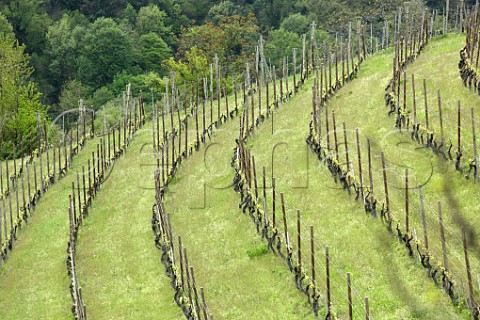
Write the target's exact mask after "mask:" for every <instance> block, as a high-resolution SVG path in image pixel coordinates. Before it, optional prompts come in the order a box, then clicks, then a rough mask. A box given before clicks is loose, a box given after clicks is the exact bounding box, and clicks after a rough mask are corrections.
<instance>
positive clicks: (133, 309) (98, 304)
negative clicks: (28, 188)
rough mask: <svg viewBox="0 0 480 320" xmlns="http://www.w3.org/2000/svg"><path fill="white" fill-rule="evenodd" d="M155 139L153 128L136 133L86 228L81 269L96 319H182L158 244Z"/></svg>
mask: <svg viewBox="0 0 480 320" xmlns="http://www.w3.org/2000/svg"><path fill="white" fill-rule="evenodd" d="M147 127H148V126H147ZM151 139H152V134H151V129H149V128H144V129H141V130H140V131H139V132H137V133H136V134H135V137H134V138H133V140H132V142H131V145H130V147H129V148H128V151H127V153H126V154H125V155H124V156H123V157H122V158H120V159H119V160H117V162H116V163H115V165H114V167H113V171H112V172H111V174H110V175H109V176H108V178H107V179H106V181H105V182H104V183H103V184H102V187H101V191H100V193H99V194H98V196H97V197H96V198H95V200H94V201H93V207H92V208H91V209H90V210H89V216H88V218H87V219H86V220H85V223H84V225H83V226H82V227H81V228H80V232H79V237H78V239H79V242H78V245H77V248H78V258H77V266H78V272H79V279H80V284H81V285H82V287H83V295H84V298H85V303H86V305H87V310H88V316H89V317H91V318H92V319H181V318H182V313H181V310H180V309H179V308H178V307H177V305H176V304H175V302H174V301H173V291H172V289H171V287H170V284H169V279H168V277H167V276H166V275H165V272H164V268H163V265H162V264H161V262H160V258H159V254H158V250H157V249H156V248H155V246H154V242H153V235H152V230H151V222H150V219H151V202H152V201H151V198H152V193H153V192H154V191H153V187H154V184H153V175H152V171H153V170H152V169H153V166H155V165H156V162H155V160H154V157H153V153H152V149H151Z"/></svg>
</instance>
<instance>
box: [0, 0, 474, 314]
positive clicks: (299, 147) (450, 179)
mask: <svg viewBox="0 0 480 320" xmlns="http://www.w3.org/2000/svg"><path fill="white" fill-rule="evenodd" d="M447 3H448V1H447ZM461 4H462V5H461V6H458V7H457V15H456V16H455V17H454V19H453V20H452V18H450V23H449V18H448V16H447V17H443V16H441V15H439V13H438V12H436V11H433V12H428V11H421V12H409V11H406V12H405V11H403V10H402V9H399V10H398V12H397V13H396V15H395V18H394V21H390V22H387V21H386V22H385V23H384V24H383V26H381V27H380V28H375V30H374V27H373V26H372V25H369V24H367V23H364V22H362V21H361V20H357V21H354V22H351V23H348V24H347V25H346V26H344V29H345V34H343V35H340V34H337V35H336V37H335V40H334V42H333V43H320V41H319V40H318V39H319V38H318V36H319V35H318V33H319V32H318V30H317V27H318V26H316V24H315V23H312V24H311V25H310V27H309V30H308V34H305V35H303V36H302V43H301V47H299V48H292V50H290V52H289V55H288V56H286V57H284V58H282V59H280V64H279V65H274V64H273V63H271V61H270V59H267V58H266V55H265V51H267V50H269V47H268V46H266V45H265V41H264V39H263V38H262V37H261V36H260V37H259V39H258V43H257V46H256V49H255V52H252V53H251V55H250V56H248V57H246V60H245V63H244V65H243V66H242V67H241V70H235V69H234V68H233V67H232V66H231V65H230V64H229V61H222V60H221V59H220V58H219V57H218V55H215V57H214V59H213V61H214V63H212V64H210V65H209V69H208V71H209V72H208V74H207V75H206V76H205V77H202V78H199V79H196V81H191V82H188V81H182V82H181V81H180V80H179V77H178V75H177V74H176V73H175V72H171V73H170V74H169V76H168V80H167V81H166V84H165V90H164V92H161V93H155V92H154V90H153V89H152V91H151V92H142V91H138V90H133V88H132V85H130V84H128V85H127V86H126V87H125V90H124V91H123V95H122V99H119V100H118V101H117V102H118V105H117V106H116V109H118V110H119V111H118V116H117V117H116V118H115V119H112V118H107V115H106V114H105V113H103V114H97V112H95V111H94V110H92V109H89V108H88V107H86V106H85V105H84V102H83V100H80V101H79V107H78V109H73V110H70V111H68V112H66V113H64V114H62V115H61V116H59V117H58V118H57V119H55V120H54V121H51V122H49V121H46V120H45V119H44V118H43V117H42V116H41V115H40V114H39V115H38V118H37V123H36V132H34V133H32V135H31V136H25V137H23V138H22V140H21V141H22V142H21V143H20V144H18V145H15V146H13V153H12V154H11V155H10V157H8V158H6V159H5V160H4V161H2V162H1V163H0V243H1V252H0V319H28V318H32V319H72V318H73V319H82V320H83V319H183V318H186V319H199V320H200V319H202V320H210V319H315V318H321V319H329V320H333V319H479V318H480V246H479V240H478V233H479V232H480V228H479V227H478V226H479V225H480V218H479V217H478V215H477V214H476V213H477V212H478V211H479V210H480V202H479V201H480V200H479V198H478V192H477V190H476V189H477V188H478V183H479V171H478V168H479V163H478V162H479V159H480V158H479V154H478V153H479V150H478V149H477V148H478V142H479V140H478V134H479V131H478V130H479V129H480V122H479V119H480V113H479V112H478V110H477V104H478V102H479V101H480V97H479V94H480V71H479V69H478V68H479V57H480V37H479V32H478V30H479V26H480V7H479V6H478V5H476V6H472V7H470V8H467V5H465V6H463V5H464V3H463V1H461ZM452 21H454V23H453V22H452ZM233 70H235V71H233ZM134 92H139V93H138V95H137V94H134ZM66 118H67V120H68V119H70V120H72V119H73V122H71V123H67V125H65V119H66ZM58 128H61V130H60V131H59V129H58Z"/></svg>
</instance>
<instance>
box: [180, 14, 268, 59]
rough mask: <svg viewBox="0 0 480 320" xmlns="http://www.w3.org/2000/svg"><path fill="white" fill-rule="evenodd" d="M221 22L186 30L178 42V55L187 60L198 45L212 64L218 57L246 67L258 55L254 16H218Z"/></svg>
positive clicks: (256, 28) (256, 27)
mask: <svg viewBox="0 0 480 320" xmlns="http://www.w3.org/2000/svg"><path fill="white" fill-rule="evenodd" d="M217 18H218V23H216V24H214V23H212V22H207V23H205V24H204V25H202V26H198V27H193V28H190V29H187V30H185V32H184V33H182V35H181V36H180V37H179V40H178V45H179V49H178V56H179V58H180V59H183V58H185V56H186V52H188V51H189V50H190V49H191V48H193V47H194V46H196V47H198V48H199V49H200V50H201V51H202V52H204V54H205V56H206V57H207V58H208V60H209V61H210V62H212V61H213V58H214V57H215V54H217V55H218V57H219V59H220V61H226V62H228V63H232V64H233V65H236V64H238V65H243V62H244V59H245V58H246V57H247V55H250V54H251V53H252V52H254V48H255V45H256V42H257V40H258V25H257V21H256V19H255V17H254V16H253V15H251V14H250V15H248V16H246V17H244V16H231V17H226V16H217Z"/></svg>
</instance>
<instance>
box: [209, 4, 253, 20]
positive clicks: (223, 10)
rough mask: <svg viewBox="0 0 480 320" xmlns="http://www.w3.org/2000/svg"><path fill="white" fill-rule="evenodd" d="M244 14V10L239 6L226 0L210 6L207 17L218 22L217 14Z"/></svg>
mask: <svg viewBox="0 0 480 320" xmlns="http://www.w3.org/2000/svg"><path fill="white" fill-rule="evenodd" d="M244 14H245V12H244V10H243V8H242V7H241V6H239V5H236V4H234V3H233V2H232V1H228V0H227V1H222V2H220V3H219V4H216V5H214V6H213V7H211V8H210V10H209V11H208V19H209V20H210V21H212V22H214V23H219V22H220V20H219V16H235V15H239V16H240V15H244Z"/></svg>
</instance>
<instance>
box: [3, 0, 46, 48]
mask: <svg viewBox="0 0 480 320" xmlns="http://www.w3.org/2000/svg"><path fill="white" fill-rule="evenodd" d="M45 2H46V1H44V0H12V1H10V4H9V6H8V7H7V8H6V10H5V13H6V16H7V18H8V19H9V20H10V22H11V23H12V26H13V30H14V32H15V35H16V38H17V39H18V41H19V42H20V43H22V44H25V45H26V51H27V52H28V53H32V52H42V50H43V49H44V47H45V43H46V41H45V35H46V34H47V29H48V27H49V26H50V25H51V23H52V21H51V19H50V18H49V16H48V14H47V13H46V12H45V10H44V9H43V7H44V5H45V4H46V3H45Z"/></svg>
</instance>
